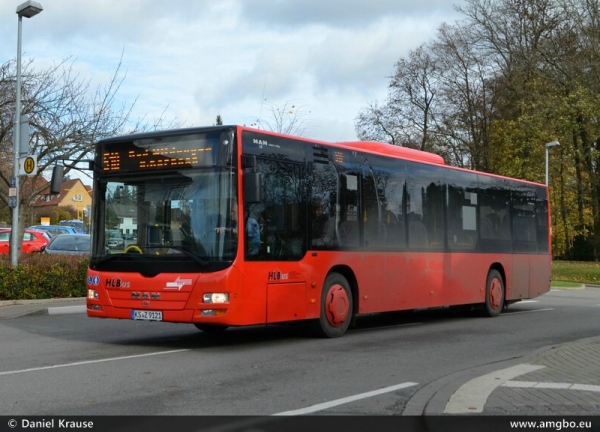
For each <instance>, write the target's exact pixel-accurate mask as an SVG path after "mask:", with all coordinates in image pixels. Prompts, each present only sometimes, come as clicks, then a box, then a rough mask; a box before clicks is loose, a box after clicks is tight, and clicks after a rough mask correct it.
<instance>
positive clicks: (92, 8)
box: [0, 0, 458, 140]
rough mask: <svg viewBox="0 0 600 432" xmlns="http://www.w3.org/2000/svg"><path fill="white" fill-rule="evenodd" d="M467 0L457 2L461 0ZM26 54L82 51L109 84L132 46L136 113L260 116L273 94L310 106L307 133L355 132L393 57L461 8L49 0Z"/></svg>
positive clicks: (124, 92)
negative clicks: (119, 63)
mask: <svg viewBox="0 0 600 432" xmlns="http://www.w3.org/2000/svg"><path fill="white" fill-rule="evenodd" d="M457 1H458V0H457ZM11 3H12V2H10V1H4V2H2V3H0V38H1V40H2V41H3V42H4V43H3V44H1V45H0V58H1V59H2V61H3V62H5V61H8V60H9V59H12V58H14V57H15V55H16V33H17V16H16V14H15V10H16V6H17V5H18V4H19V3H20V1H16V2H14V4H11ZM40 3H42V5H43V7H44V11H43V12H42V13H41V14H40V15H38V16H35V17H33V18H31V19H24V20H23V52H24V56H25V57H26V58H31V57H34V58H35V64H36V65H37V66H38V67H43V66H46V65H50V64H53V63H57V62H59V61H61V60H62V59H65V58H69V57H71V59H72V61H73V67H74V69H75V70H77V72H78V73H80V76H81V77H82V78H85V79H91V80H92V82H93V83H94V84H102V83H106V82H107V80H108V79H109V78H110V76H111V75H112V73H113V72H114V70H115V68H116V67H117V65H118V62H119V59H120V56H121V52H124V57H123V65H122V70H123V71H126V72H127V78H126V80H125V82H124V83H123V86H122V88H121V92H120V98H121V100H122V101H125V102H127V101H129V102H131V101H133V100H134V99H135V98H136V97H138V96H139V98H138V100H137V103H136V109H135V113H134V116H135V117H141V116H144V115H146V116H147V117H149V118H154V117H158V116H160V115H161V114H162V112H163V111H164V110H165V108H166V107H168V110H167V114H166V116H167V117H168V118H172V117H177V118H178V119H179V120H185V121H186V125H187V126H200V125H205V124H212V123H214V120H215V117H216V115H217V114H221V115H222V116H223V118H224V120H225V122H226V123H229V124H232V123H241V124H250V123H253V122H254V121H255V120H256V119H257V117H258V116H259V115H260V114H261V107H262V109H263V112H262V114H263V116H264V115H266V114H268V113H266V112H265V105H264V103H263V97H266V98H267V99H268V100H269V101H270V102H272V103H274V104H278V105H280V106H281V105H283V104H284V103H285V102H287V101H293V102H294V103H296V104H298V105H300V106H302V107H303V108H304V109H305V110H306V112H307V113H308V112H310V114H308V115H306V120H307V122H308V127H307V129H306V134H307V135H309V136H311V137H314V138H318V139H323V140H352V139H355V132H354V120H355V118H356V116H357V114H358V112H359V110H360V109H361V108H363V107H365V106H366V105H367V104H368V103H369V102H371V101H372V100H373V99H381V98H383V97H385V94H386V91H387V85H388V83H389V76H390V75H391V74H392V73H393V68H394V64H395V62H396V61H398V59H399V58H400V57H401V56H403V55H406V54H407V53H408V51H409V50H410V49H412V48H415V47H417V46H418V45H419V44H420V43H422V42H425V41H427V40H428V39H430V38H432V37H433V36H434V35H435V31H436V29H437V27H438V26H439V25H440V24H441V23H442V22H443V21H444V20H445V21H449V22H452V21H454V19H456V18H458V16H457V15H456V14H455V13H454V9H453V6H452V4H451V3H450V2H448V1H447V0H424V1H420V2H416V1H414V0H410V1H409V0H327V1H323V0H303V1H302V2H299V1H289V0H285V1H284V0H219V1H208V0H203V1H200V0H197V1H192V2H190V1H189V0H188V1H185V2H184V1H181V0H171V1H170V2H164V1H161V0H128V1H120V0H119V1H117V0H88V1H85V2H83V1H80V0H54V1H52V2H50V1H48V0H40Z"/></svg>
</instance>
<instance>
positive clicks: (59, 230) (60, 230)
mask: <svg viewBox="0 0 600 432" xmlns="http://www.w3.org/2000/svg"><path fill="white" fill-rule="evenodd" d="M29 229H34V230H38V231H44V232H45V233H47V234H48V235H49V236H50V238H51V239H52V238H54V237H56V236H57V235H60V234H77V231H76V230H75V228H73V227H70V226H62V225H32V226H30V227H29Z"/></svg>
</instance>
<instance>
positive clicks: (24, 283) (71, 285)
mask: <svg viewBox="0 0 600 432" xmlns="http://www.w3.org/2000/svg"><path fill="white" fill-rule="evenodd" d="M88 263H89V258H87V257H81V256H70V255H50V254H44V253H35V254H23V255H22V256H21V257H20V259H19V262H18V264H17V266H16V267H13V266H12V264H11V262H10V258H9V257H8V256H6V255H3V256H2V257H1V258H0V300H31V299H50V298H69V297H85V296H86V286H85V280H86V271H87V267H88Z"/></svg>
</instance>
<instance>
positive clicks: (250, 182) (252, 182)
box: [244, 172, 263, 204]
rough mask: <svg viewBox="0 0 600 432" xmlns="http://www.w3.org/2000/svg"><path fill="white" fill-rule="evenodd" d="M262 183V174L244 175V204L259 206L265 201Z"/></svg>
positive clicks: (249, 173)
mask: <svg viewBox="0 0 600 432" xmlns="http://www.w3.org/2000/svg"><path fill="white" fill-rule="evenodd" d="M262 183H263V177H262V173H257V172H246V173H244V202H245V203H246V204H259V203H261V202H262V201H263V197H262V190H263V188H262Z"/></svg>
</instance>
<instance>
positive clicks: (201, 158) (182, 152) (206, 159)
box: [102, 139, 216, 173]
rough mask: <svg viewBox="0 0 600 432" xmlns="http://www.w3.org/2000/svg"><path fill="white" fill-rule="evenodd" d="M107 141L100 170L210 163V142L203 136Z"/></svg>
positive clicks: (211, 159) (183, 166) (172, 167)
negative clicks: (200, 137) (192, 138)
mask: <svg viewBox="0 0 600 432" xmlns="http://www.w3.org/2000/svg"><path fill="white" fill-rule="evenodd" d="M144 141H148V140H138V141H133V142H124V143H117V144H115V145H110V146H109V145H107V146H105V147H104V149H103V152H102V171H103V172H104V173H117V172H124V171H127V172H131V171H133V172H135V171H145V170H163V169H182V168H193V167H199V166H211V165H213V154H212V153H213V147H216V146H213V143H212V142H211V141H210V140H207V139H194V140H177V141H172V140H169V142H156V141H152V142H144Z"/></svg>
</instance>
